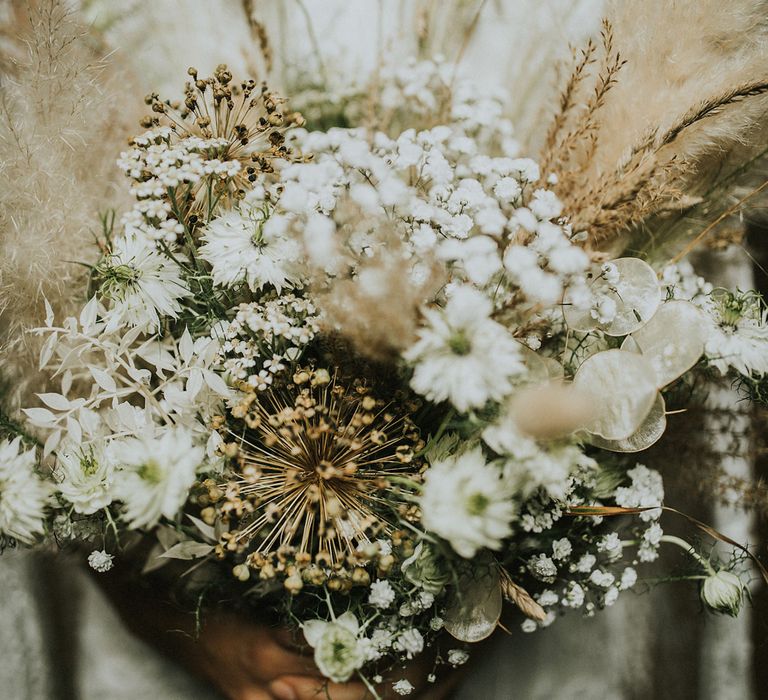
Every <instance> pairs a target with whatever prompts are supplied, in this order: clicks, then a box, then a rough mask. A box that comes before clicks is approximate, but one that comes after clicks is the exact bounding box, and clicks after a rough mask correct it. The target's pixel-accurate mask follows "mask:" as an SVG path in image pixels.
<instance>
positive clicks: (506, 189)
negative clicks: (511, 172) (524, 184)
mask: <svg viewBox="0 0 768 700" xmlns="http://www.w3.org/2000/svg"><path fill="white" fill-rule="evenodd" d="M520 191H521V189H520V183H519V182H518V181H517V180H515V179H514V178H512V177H502V178H501V179H500V180H498V182H496V184H495V185H494V186H493V192H494V194H495V195H496V196H497V197H498V198H499V199H501V200H504V201H507V202H511V201H512V200H513V199H515V198H516V197H517V196H518V195H519V194H520Z"/></svg>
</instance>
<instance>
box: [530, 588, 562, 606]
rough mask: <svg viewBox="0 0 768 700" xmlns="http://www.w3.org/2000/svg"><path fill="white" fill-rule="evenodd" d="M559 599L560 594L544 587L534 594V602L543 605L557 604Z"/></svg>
mask: <svg viewBox="0 0 768 700" xmlns="http://www.w3.org/2000/svg"><path fill="white" fill-rule="evenodd" d="M559 600H560V596H558V595H557V593H555V592H554V591H551V590H549V589H544V590H543V591H542V592H541V593H539V595H537V596H536V602H537V603H538V604H539V605H541V606H544V607H546V606H552V605H557V603H558V601H559Z"/></svg>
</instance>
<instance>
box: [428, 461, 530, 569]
mask: <svg viewBox="0 0 768 700" xmlns="http://www.w3.org/2000/svg"><path fill="white" fill-rule="evenodd" d="M512 495H513V494H512V492H511V491H510V489H509V487H508V486H507V485H506V484H505V483H504V482H503V480H502V478H501V472H500V470H499V469H498V468H497V467H496V466H495V465H493V464H488V463H486V461H485V456H484V455H483V452H482V450H481V449H480V448H479V447H475V448H473V449H471V450H467V451H466V452H463V453H461V454H459V455H454V456H451V457H446V458H444V459H442V460H440V461H436V462H435V463H433V464H432V466H431V467H430V468H429V469H428V470H427V472H426V475H425V478H424V491H423V493H422V496H421V508H422V511H423V515H422V522H423V524H424V527H425V528H427V530H431V531H432V532H434V533H436V534H438V535H440V537H442V538H444V539H446V540H448V542H450V544H451V546H452V547H453V549H454V550H455V551H456V552H457V553H458V554H459V555H461V556H462V557H465V558H466V559H469V558H471V557H473V556H474V555H475V554H476V552H477V551H478V550H479V549H482V548H483V547H488V548H489V549H498V548H499V547H500V546H501V542H502V540H503V539H504V538H505V537H508V536H509V535H510V534H511V533H512V529H511V527H510V523H511V521H512V519H513V517H514V516H515V505H514V503H513V502H512V500H511V499H512Z"/></svg>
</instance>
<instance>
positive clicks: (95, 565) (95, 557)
mask: <svg viewBox="0 0 768 700" xmlns="http://www.w3.org/2000/svg"><path fill="white" fill-rule="evenodd" d="M113 560H114V556H112V555H111V554H109V553H108V552H105V551H104V550H103V549H101V550H98V549H95V550H94V551H93V552H91V553H90V554H89V555H88V566H90V567H91V568H92V569H93V570H94V571H98V572H99V573H100V574H103V573H105V572H107V571H109V570H110V569H111V568H112V561H113Z"/></svg>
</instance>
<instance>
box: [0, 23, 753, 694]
mask: <svg viewBox="0 0 768 700" xmlns="http://www.w3.org/2000/svg"><path fill="white" fill-rule="evenodd" d="M622 67H623V61H622V59H621V58H620V56H619V54H618V52H617V51H616V50H615V49H614V48H613V41H612V36H611V31H610V27H609V26H607V25H606V26H605V27H604V30H603V37H602V45H600V46H598V45H596V44H593V43H590V44H589V45H588V46H587V47H586V48H585V49H584V50H583V51H582V52H581V53H580V54H577V55H576V57H575V63H574V67H573V71H572V73H571V77H570V80H569V81H568V83H567V85H566V86H565V88H564V91H563V94H562V101H561V105H560V110H559V112H558V114H557V115H556V117H555V119H554V121H553V122H552V124H551V127H550V129H549V132H548V134H547V135H546V144H545V147H544V149H543V151H542V155H541V158H540V160H539V161H538V162H537V161H536V160H532V159H530V158H526V157H521V154H520V153H519V151H520V145H519V143H518V142H517V141H516V139H515V132H514V130H513V126H512V124H511V123H510V121H509V120H508V119H507V118H505V116H504V102H505V99H506V97H505V95H504V94H501V93H499V94H496V93H494V92H492V91H489V90H488V89H486V88H483V89H480V88H479V87H477V86H476V85H475V84H474V83H473V82H471V81H466V80H463V79H461V78H457V77H456V75H455V71H454V66H453V65H452V64H451V63H449V62H446V61H444V60H442V59H439V58H437V59H435V60H427V61H418V62H417V61H411V62H410V63H407V64H405V65H404V64H399V65H393V66H387V65H385V66H382V67H381V69H380V71H379V72H378V73H377V75H376V76H375V80H374V81H373V82H374V85H375V90H374V88H371V90H370V91H366V90H360V89H357V88H359V86H357V87H356V86H348V87H349V89H348V90H347V92H343V90H342V89H341V88H340V90H342V92H343V95H344V99H337V98H336V99H330V97H331V96H329V99H328V100H327V103H326V102H323V101H322V100H319V101H318V100H317V99H316V95H314V98H315V99H314V101H309V100H307V101H306V105H302V95H301V94H299V95H296V96H292V101H291V102H288V101H286V100H285V99H283V98H281V97H279V96H278V95H276V94H275V93H273V92H271V91H270V90H269V89H268V88H267V87H265V86H262V85H260V84H258V83H256V82H255V81H253V80H246V81H240V80H238V79H235V78H234V77H233V75H232V74H231V73H230V72H229V70H228V69H227V68H226V66H223V65H222V66H219V68H218V69H217V70H216V71H215V73H214V75H213V76H212V77H203V76H201V75H199V74H198V72H197V71H196V70H195V69H192V68H190V70H189V82H188V83H187V85H186V88H185V90H184V97H183V100H182V101H181V102H180V103H178V104H177V103H174V102H173V101H171V100H167V101H166V100H163V99H161V98H160V97H159V96H158V95H156V94H152V95H149V96H148V97H147V98H146V104H147V106H148V108H149V109H150V110H151V115H150V116H148V117H146V118H145V119H144V121H143V122H142V125H141V126H142V129H143V131H142V133H140V134H139V135H137V136H135V137H134V138H133V139H132V140H131V142H130V144H129V147H128V149H127V150H126V151H125V152H123V153H122V154H121V155H120V158H119V160H118V165H119V167H120V169H121V170H122V171H123V173H124V174H125V176H126V180H127V182H128V183H129V187H130V192H131V195H132V197H133V199H134V200H135V201H134V204H133V207H132V208H131V209H130V210H128V211H126V212H124V213H122V214H121V215H116V214H108V215H106V216H105V217H104V218H103V221H102V223H103V230H102V232H101V233H100V235H99V236H98V240H97V242H96V244H97V245H98V247H99V251H100V259H99V261H98V263H97V264H95V265H93V266H91V267H90V274H89V282H88V288H87V289H74V290H72V292H71V293H72V294H73V295H76V296H78V297H82V299H83V303H82V308H81V311H80V312H79V314H77V315H75V316H73V317H68V318H57V317H56V316H55V314H54V312H53V310H52V308H51V306H50V305H47V310H48V313H47V316H46V318H45V321H44V323H43V324H42V325H41V327H40V328H38V329H37V330H36V333H38V334H39V335H40V336H42V338H43V340H44V342H43V344H42V351H41V355H40V368H41V369H44V370H45V371H46V372H48V373H49V375H50V378H51V382H52V383H53V384H52V385H53V386H56V387H57V390H56V391H53V390H51V391H47V392H44V393H40V394H39V405H37V406H34V407H28V408H26V409H25V410H24V414H25V415H26V419H27V422H28V425H26V426H19V427H18V432H19V435H18V437H16V438H14V439H8V440H5V441H4V442H2V443H1V444H0V455H1V456H2V458H1V459H0V535H2V541H3V543H4V544H5V545H11V544H14V543H19V544H27V545H32V544H35V543H41V542H48V543H51V542H55V543H56V544H57V545H58V546H61V547H67V548H72V544H76V545H77V549H78V551H86V552H87V551H91V553H90V554H89V555H88V557H87V559H88V563H89V564H90V566H91V567H92V568H94V569H95V570H96V571H100V572H102V571H107V570H109V569H110V568H111V567H112V566H113V560H114V559H115V558H119V557H125V558H127V559H135V558H136V556H137V552H138V553H139V554H140V555H141V557H142V562H141V564H142V567H143V573H144V574H146V575H148V576H158V577H160V576H162V574H163V572H164V571H165V572H166V577H165V581H166V584H167V585H168V587H169V590H172V591H173V592H174V595H176V596H177V597H178V598H179V599H180V600H182V601H185V602H186V604H188V605H189V606H190V607H196V608H197V609H202V610H203V612H206V611H208V610H210V611H214V610H216V608H217V606H219V605H223V604H225V605H226V606H227V607H228V608H232V607H234V608H235V609H237V610H240V611H242V612H243V613H244V614H247V613H249V612H252V613H256V612H260V613H264V612H265V611H269V612H271V613H272V614H274V616H275V618H276V619H278V620H279V621H280V622H281V623H282V624H285V625H288V626H289V627H292V628H293V629H295V630H296V631H297V632H300V633H301V634H302V635H303V639H304V640H305V641H306V644H308V645H309V646H310V647H312V648H313V649H314V659H315V662H316V664H317V666H318V668H319V669H320V671H321V672H322V673H323V674H324V676H326V677H327V678H328V679H330V680H332V681H335V682H343V681H346V680H348V679H350V678H352V677H353V676H357V677H359V678H360V679H362V680H363V681H364V682H365V683H366V685H367V686H368V687H369V689H370V691H371V692H372V693H373V694H374V695H376V693H377V692H379V691H378V690H377V688H376V686H378V685H379V684H381V683H383V682H384V680H385V679H387V683H389V684H390V685H391V688H392V689H393V690H394V692H396V693H399V694H402V695H408V694H409V693H410V692H411V691H412V689H413V688H412V686H411V684H410V682H409V681H408V680H406V679H405V678H404V677H401V675H400V669H401V668H403V667H404V666H405V665H406V664H407V662H408V661H409V660H410V659H412V658H414V657H415V656H417V655H420V654H422V653H427V651H426V650H429V653H430V654H431V658H434V665H435V669H437V667H438V666H439V665H449V666H458V665H461V664H463V663H465V662H466V661H467V659H468V657H469V651H470V647H471V643H473V642H478V641H480V640H482V639H484V638H486V637H488V636H489V635H490V634H491V633H492V632H493V631H494V630H495V629H496V628H497V627H498V626H499V625H500V624H501V623H500V619H501V615H502V607H503V604H504V601H507V602H508V603H510V604H511V606H513V607H516V608H517V609H518V610H519V618H520V620H519V623H520V624H521V625H522V628H523V629H524V630H525V631H528V632H533V631H535V630H537V629H539V628H541V627H546V626H548V625H550V624H551V623H552V622H554V621H555V620H556V618H557V617H558V615H559V614H560V613H561V612H564V611H566V610H571V609H573V610H581V611H583V613H585V614H587V615H593V614H594V613H595V612H596V611H597V610H599V609H602V608H605V607H608V606H611V605H613V604H614V603H615V602H616V600H617V598H618V597H619V595H620V593H621V592H622V591H626V590H628V589H631V588H632V587H633V586H634V584H635V583H636V581H637V578H638V573H637V569H638V568H639V567H641V566H642V565H643V564H644V563H646V562H651V561H653V560H655V559H656V558H657V556H658V550H659V547H660V546H661V544H662V543H669V544H674V545H677V546H680V547H682V548H683V550H684V551H686V552H688V553H689V554H690V557H691V561H692V564H693V566H694V567H695V568H696V571H695V572H694V573H693V574H691V576H690V578H691V579H693V580H697V581H698V582H699V583H700V584H701V597H702V600H703V602H704V604H705V605H706V606H707V607H709V608H711V609H713V610H715V611H719V612H725V613H729V614H734V615H735V614H736V613H737V612H738V610H739V607H740V605H741V603H742V600H743V597H744V595H745V591H746V589H745V581H743V580H742V579H740V578H739V575H738V574H739V572H738V571H734V570H733V568H734V566H735V563H736V562H735V561H732V562H730V563H729V564H722V563H720V562H718V561H715V560H710V559H709V558H708V557H707V556H706V554H704V553H703V552H701V551H697V549H696V548H694V546H693V545H692V544H689V543H687V542H685V541H683V540H681V539H680V538H678V537H673V536H669V535H664V533H663V530H662V526H661V516H662V514H663V512H664V510H673V509H671V508H667V507H665V506H664V488H663V483H662V478H661V476H660V474H659V473H658V472H657V471H655V470H653V469H650V468H648V467H647V466H645V465H644V464H643V458H642V455H639V454H638V453H642V452H643V451H644V450H646V449H648V448H649V447H651V446H652V445H653V444H654V443H656V442H657V441H658V440H659V439H660V438H661V436H662V435H663V434H664V433H665V431H666V430H667V425H668V422H669V423H672V422H673V420H674V417H673V415H672V414H675V413H677V412H680V411H682V410H684V409H685V408H686V406H688V405H689V404H691V403H693V402H695V401H700V400H701V399H702V397H703V396H705V395H706V392H707V386H708V385H709V384H708V382H711V381H712V377H716V376H727V377H728V378H730V379H731V380H736V381H737V382H738V383H739V385H740V386H741V389H742V390H743V392H744V393H745V395H749V396H751V397H753V398H755V399H757V400H759V399H760V398H761V397H763V396H764V395H765V393H764V392H765V388H766V385H765V377H766V374H768V319H767V317H766V309H765V305H764V302H763V300H762V298H761V297H760V296H759V295H758V294H757V293H756V292H754V291H750V290H747V291H743V290H726V289H715V288H713V286H712V285H711V284H708V283H707V282H706V281H705V280H704V279H702V278H701V277H699V276H697V274H696V273H695V272H694V270H693V267H692V266H691V264H690V262H688V260H687V258H686V257H685V256H686V254H687V253H688V252H690V250H691V249H692V248H693V245H692V244H691V241H694V242H696V241H697V240H698V239H697V238H695V237H694V236H691V235H689V234H688V230H689V229H686V230H685V232H682V231H683V228H684V227H685V226H690V222H691V218H690V216H688V215H689V214H690V213H691V211H692V210H694V209H695V208H696V207H706V209H699V210H698V211H704V212H706V213H707V216H708V217H709V218H708V221H709V222H712V224H713V225H715V224H717V223H720V222H721V221H724V220H725V217H726V216H728V215H730V214H733V213H735V212H738V206H736V207H734V205H733V200H732V199H731V200H729V199H728V197H729V196H730V195H731V193H732V191H733V190H732V186H734V185H736V184H740V182H741V181H738V179H737V178H736V177H735V176H734V175H733V173H734V172H736V169H738V168H742V166H743V165H744V163H746V162H747V160H746V156H745V157H744V158H743V159H742V160H741V161H739V163H738V164H737V166H736V169H734V170H727V171H726V170H723V171H722V172H721V173H719V175H718V176H717V177H718V178H719V179H717V178H716V179H715V180H714V181H710V182H709V187H708V189H707V192H706V193H702V192H699V193H696V194H695V196H694V195H692V194H691V193H690V188H685V187H683V186H682V184H681V183H684V182H685V178H686V177H687V176H688V175H689V174H690V172H691V170H692V169H693V167H694V166H692V165H691V164H690V162H687V163H684V162H682V161H680V160H679V158H678V153H677V152H676V151H675V149H676V148H677V147H678V145H679V144H680V143H681V142H682V141H683V140H684V139H685V138H687V137H688V136H689V134H691V133H693V134H694V136H695V138H696V139H698V140H701V138H702V129H706V128H707V127H708V126H709V125H710V122H711V123H712V124H716V125H717V128H722V120H723V119H724V118H726V117H730V116H731V112H738V111H739V110H742V109H746V106H747V105H750V104H751V102H750V100H759V99H760V96H761V95H762V94H763V93H765V91H766V89H767V88H766V85H765V84H745V85H740V86H738V87H737V88H735V89H734V90H732V91H730V92H728V93H726V94H724V95H721V96H716V97H714V98H713V99H712V100H711V101H710V102H709V103H707V104H703V105H692V106H690V110H689V111H684V112H683V115H682V117H681V118H680V119H679V120H678V121H676V122H673V123H670V124H664V125H662V124H660V125H659V126H658V128H656V129H654V130H651V131H649V132H648V135H647V138H646V139H645V140H644V141H643V142H642V143H638V144H633V145H632V147H631V148H630V149H628V150H626V151H625V152H623V153H622V154H621V157H620V159H619V160H620V165H619V166H618V167H617V168H616V169H615V170H611V171H608V170H599V172H593V171H592V164H593V162H594V159H595V157H596V156H595V153H596V149H598V145H599V138H598V137H599V135H600V130H599V128H598V126H597V125H598V118H599V117H600V118H602V113H601V110H602V109H603V104H604V101H605V95H606V94H607V92H608V91H609V90H610V89H611V88H612V87H613V85H614V83H616V82H617V81H618V80H620V71H621V69H622ZM353 88H354V89H353ZM372 95H374V96H375V100H374V104H373V105H372V106H371V104H369V103H368V100H370V99H373V98H372V97H371V96H372ZM337 97H338V96H337ZM297 106H298V107H301V108H302V111H303V112H304V115H305V116H302V115H301V114H299V112H298V111H296V107H297ZM688 107H689V106H688V105H686V109H687V108H688ZM371 111H373V112H374V113H375V115H376V119H375V120H374V122H375V123H372V122H371V120H370V119H369V112H371ZM739 115H740V117H739V118H742V117H743V114H742V113H741V112H739ZM305 117H306V119H308V121H306V122H305ZM313 121H314V122H315V123H323V124H326V125H327V124H333V123H336V124H340V126H329V127H327V128H324V129H323V130H315V129H313V128H312V124H313ZM742 170H743V168H742ZM741 172H742V171H741V170H739V173H741ZM747 196H751V195H747ZM743 199H745V198H742V201H743ZM740 204H741V201H740V202H737V205H740ZM718 207H719V208H718ZM713 212H714V213H713ZM684 214H685V216H684ZM651 228H653V230H654V234H655V235H650V234H648V231H649V230H650V229H651ZM681 232H682V233H681ZM683 235H685V236H686V237H685V238H684V243H683V244H682V245H678V243H679V241H680V240H683V238H682V237H683ZM702 237H703V236H702ZM639 241H643V242H642V243H640V242H639ZM686 243H687V245H686ZM675 246H676V247H675ZM49 388H50V387H49ZM614 516H624V517H614ZM689 520H691V521H692V523H693V525H692V526H695V527H697V528H699V530H701V529H703V530H704V531H705V532H706V533H708V534H710V535H712V536H714V537H716V538H719V539H723V540H725V541H729V540H728V539H727V538H726V537H725V536H724V535H720V534H719V533H717V532H714V531H713V530H712V529H711V528H707V527H706V526H704V525H703V524H702V523H699V522H698V521H693V520H692V519H689ZM731 544H735V543H733V542H731ZM83 547H85V550H83ZM742 561H743V560H742ZM161 567H165V568H164V569H163V568H161ZM431 678H434V676H431Z"/></svg>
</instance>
